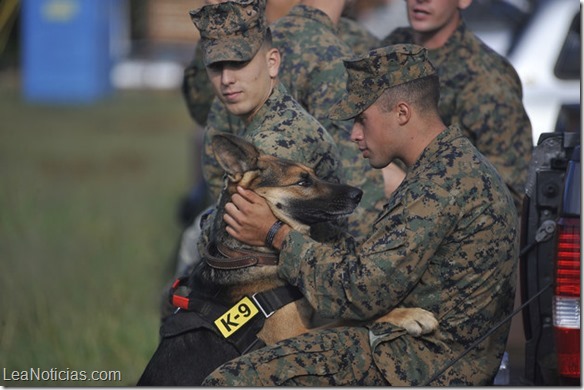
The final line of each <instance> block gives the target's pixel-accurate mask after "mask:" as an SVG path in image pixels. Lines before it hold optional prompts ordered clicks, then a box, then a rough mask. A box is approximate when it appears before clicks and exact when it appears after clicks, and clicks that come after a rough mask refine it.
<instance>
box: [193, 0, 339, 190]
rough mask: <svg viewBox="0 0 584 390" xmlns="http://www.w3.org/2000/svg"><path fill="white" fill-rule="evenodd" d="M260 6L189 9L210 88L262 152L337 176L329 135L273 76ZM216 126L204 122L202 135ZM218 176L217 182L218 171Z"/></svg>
mask: <svg viewBox="0 0 584 390" xmlns="http://www.w3.org/2000/svg"><path fill="white" fill-rule="evenodd" d="M264 7H265V2H264V1H262V0H260V1H258V0H246V1H243V0H241V1H239V2H225V3H220V4H216V5H207V6H204V7H201V8H200V9H198V10H195V11H191V17H192V20H193V23H194V24H195V26H196V27H197V28H198V29H199V30H200V32H201V45H202V47H203V54H204V55H203V60H204V62H205V66H206V68H207V73H208V75H209V78H210V81H211V84H212V85H213V89H214V90H215V93H216V95H217V97H218V99H219V100H220V101H221V103H222V104H223V106H224V107H226V109H227V111H229V113H230V114H232V115H235V116H237V117H238V118H239V119H240V120H241V121H242V123H244V126H243V127H242V128H241V129H238V132H237V134H238V135H240V136H242V137H244V138H247V139H248V140H249V141H251V142H252V143H253V144H254V145H256V146H257V147H258V148H259V149H260V150H262V151H263V152H264V153H268V154H272V155H275V156H278V157H280V158H286V159H290V160H293V161H297V162H301V163H303V164H305V165H307V166H309V167H311V168H312V169H314V171H315V173H316V174H317V175H318V176H319V177H320V178H322V179H324V180H329V181H333V182H339V181H340V180H342V179H343V177H342V173H341V172H340V164H339V155H338V150H337V147H336V145H335V142H334V140H333V139H332V138H331V136H330V135H329V133H328V132H327V131H326V130H325V129H324V128H323V127H322V126H321V125H320V123H319V122H318V121H317V120H316V119H315V118H314V117H312V116H311V115H310V114H308V113H307V112H306V110H305V109H304V108H302V107H301V106H300V105H299V104H298V102H297V101H296V100H294V99H293V98H292V97H291V96H290V94H289V93H288V92H287V90H286V88H285V87H284V86H283V85H282V84H281V83H279V82H278V72H279V66H280V53H279V51H278V50H277V49H275V48H274V47H273V46H272V41H271V32H270V29H269V28H268V26H267V23H266V20H265V14H264ZM252 72H253V73H252ZM216 131H218V129H216V128H213V127H212V124H211V123H209V124H208V126H207V129H206V133H207V134H206V136H208V137H210V138H212V136H213V134H214V133H215V132H216ZM217 179H218V180H219V186H220V187H222V186H223V174H221V175H220V176H219V177H218V178H217ZM211 185H213V184H211Z"/></svg>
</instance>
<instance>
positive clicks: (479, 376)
mask: <svg viewBox="0 0 584 390" xmlns="http://www.w3.org/2000/svg"><path fill="white" fill-rule="evenodd" d="M345 65H346V68H347V71H348V75H349V78H348V87H347V88H348V92H347V95H346V97H345V98H343V99H342V100H341V101H340V102H339V103H338V104H337V105H335V106H334V107H333V110H332V111H331V114H332V115H334V117H336V118H340V119H347V118H355V122H354V126H353V129H352V133H351V138H352V139H353V140H354V141H355V142H357V143H358V145H359V149H360V150H362V152H363V156H364V157H365V158H367V159H369V163H370V164H371V165H372V166H373V167H376V168H381V167H383V166H385V165H387V164H388V163H389V162H391V161H392V159H394V158H401V159H402V160H403V161H404V162H405V163H406V165H407V166H408V173H407V176H406V178H405V180H404V181H403V182H402V184H401V185H400V186H399V187H398V189H397V190H396V191H395V192H394V194H393V195H392V196H391V197H390V199H389V201H388V203H387V204H386V205H385V209H384V211H383V212H382V213H380V215H379V217H378V218H377V219H376V220H375V221H373V222H372V224H371V231H370V233H369V236H368V238H367V239H366V240H365V241H364V242H362V243H359V242H355V241H354V240H353V239H352V238H351V237H349V236H347V237H345V238H343V239H340V240H338V241H337V242H336V243H334V244H332V243H328V244H322V243H318V242H315V241H314V240H312V239H311V238H310V237H307V236H305V235H303V234H300V233H298V232H296V231H293V230H291V229H290V227H288V226H287V225H284V226H282V227H281V228H280V229H279V230H278V231H277V233H276V237H275V239H274V241H273V245H274V247H275V248H277V249H279V250H280V262H279V269H278V273H279V275H280V276H281V277H283V278H285V279H286V280H288V281H289V282H290V283H291V284H293V285H295V286H298V287H299V288H300V289H301V290H302V292H303V293H304V295H305V296H306V298H307V299H308V300H309V301H310V302H311V304H312V305H313V306H314V307H315V308H316V310H318V311H319V312H320V314H321V315H324V316H326V317H337V318H338V317H340V318H344V319H351V320H356V321H362V322H361V325H360V326H353V327H339V328H333V329H328V330H322V331H314V332H310V333H308V334H306V335H302V336H299V337H295V338H291V339H288V340H285V341H283V342H281V343H279V344H276V345H275V346H272V347H267V348H263V349H261V350H258V351H255V352H253V353H251V354H248V355H245V356H243V357H240V358H237V359H235V360H233V361H231V362H229V363H226V364H225V365H223V366H221V367H219V368H218V369H217V370H216V371H214V372H213V373H212V374H211V375H210V376H209V377H207V379H206V381H205V383H204V384H207V385H245V386H260V385H262V386H263V385H291V384H296V385H311V386H330V385H354V386H355V385H394V386H406V385H420V384H424V383H425V382H426V381H430V379H431V378H432V377H433V375H434V374H436V373H437V372H440V371H441V369H442V368H443V367H445V366H446V364H447V362H449V361H451V360H453V359H456V358H457V357H459V356H460V355H461V354H462V353H463V352H464V351H465V350H466V349H467V348H469V346H470V345H471V344H472V343H473V342H475V341H476V340H477V339H479V338H480V337H481V336H483V335H486V334H487V332H488V331H489V330H490V329H491V328H493V327H494V325H496V324H498V323H499V322H500V321H501V320H502V319H503V318H504V317H505V316H506V315H508V314H509V313H510V311H511V309H512V306H513V294H514V292H515V273H516V268H517V256H518V253H517V251H518V243H517V229H518V227H517V216H516V213H515V207H514V205H513V200H512V198H511V195H510V193H509V191H508V189H507V188H506V186H505V184H504V183H503V181H502V179H501V177H500V176H499V174H498V173H497V171H496V170H495V169H494V167H493V166H492V165H491V164H490V163H489V162H488V161H487V159H486V158H485V157H484V156H483V155H482V154H481V153H480V152H478V150H477V149H476V148H475V147H474V146H473V145H472V143H471V142H470V141H469V140H468V139H467V138H466V137H464V135H463V134H462V132H461V130H460V129H459V128H458V127H457V126H449V127H446V125H445V124H444V123H443V122H442V120H441V119H440V116H439V114H438V109H437V103H438V99H439V90H440V89H439V80H438V76H437V75H436V74H435V70H434V68H433V66H432V65H431V63H430V62H429V61H428V58H427V53H426V49H424V48H422V47H420V46H416V45H395V46H389V47H385V48H380V49H376V50H374V51H371V52H370V53H369V55H368V56H365V57H363V58H359V59H355V60H351V61H347V62H346V63H345ZM250 200H251V201H252V202H253V203H251V202H250ZM226 210H227V211H228V215H227V216H226V217H225V220H226V222H227V223H228V224H229V225H230V227H231V228H232V229H233V232H232V235H233V236H234V237H236V238H237V239H239V240H242V241H244V242H247V243H249V244H252V245H258V244H261V243H263V242H264V239H265V237H266V234H267V232H268V230H269V229H270V226H272V225H271V224H272V223H273V222H274V221H275V220H276V218H275V217H274V216H273V214H272V213H271V211H270V209H269V208H268V207H267V205H266V204H265V202H263V201H262V198H260V197H258V196H257V195H256V194H254V193H253V192H250V191H247V190H244V189H241V188H240V189H238V194H235V195H233V196H232V203H229V204H228V207H227V208H226ZM394 307H422V308H424V309H426V310H429V311H431V312H432V313H434V315H435V316H436V317H437V318H438V320H439V330H438V331H436V332H434V333H432V334H429V335H424V336H420V337H417V338H416V337H413V336H409V335H407V334H405V333H404V331H403V330H400V329H397V328H394V327H392V325H391V324H388V323H376V322H375V319H376V318H378V317H379V316H380V315H382V314H383V313H385V312H387V311H389V310H391V309H393V308H394ZM508 330H509V326H508V324H506V325H504V326H501V327H500V328H498V329H497V330H495V331H494V333H492V334H490V335H489V336H488V337H487V338H486V339H485V341H484V342H482V343H480V344H479V345H478V346H476V347H475V348H472V349H470V350H469V353H468V355H466V356H465V357H464V359H461V360H460V361H458V362H457V363H456V364H454V365H453V366H451V367H450V368H448V369H447V370H445V371H444V373H443V374H442V375H440V376H439V377H437V378H435V379H433V380H432V381H431V383H429V384H431V385H486V384H490V383H492V380H493V378H494V376H495V374H496V372H497V369H498V367H499V362H500V359H501V357H502V355H503V351H504V348H505V342H506V339H507V335H508Z"/></svg>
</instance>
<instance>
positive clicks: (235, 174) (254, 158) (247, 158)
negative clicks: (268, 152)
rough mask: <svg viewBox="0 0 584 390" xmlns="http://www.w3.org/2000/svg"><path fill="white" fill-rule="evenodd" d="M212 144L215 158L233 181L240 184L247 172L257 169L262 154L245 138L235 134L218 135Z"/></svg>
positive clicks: (214, 137)
mask: <svg viewBox="0 0 584 390" xmlns="http://www.w3.org/2000/svg"><path fill="white" fill-rule="evenodd" d="M211 143H212V145H213V153H214V154H215V158H216V159H217V161H218V162H219V165H221V168H223V169H224V170H225V172H227V175H229V178H230V179H231V180H232V181H234V182H238V181H239V180H241V178H242V177H243V174H244V173H245V172H248V171H253V170H256V169H257V165H258V158H259V156H260V152H259V150H258V149H257V148H256V147H255V146H254V145H253V144H251V143H250V142H248V141H246V140H244V139H243V138H241V137H237V136H235V135H233V134H217V135H215V136H213V138H212V140H211Z"/></svg>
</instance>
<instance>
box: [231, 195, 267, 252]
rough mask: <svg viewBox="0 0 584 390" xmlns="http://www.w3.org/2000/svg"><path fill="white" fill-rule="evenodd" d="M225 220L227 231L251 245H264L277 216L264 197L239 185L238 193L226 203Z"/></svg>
mask: <svg viewBox="0 0 584 390" xmlns="http://www.w3.org/2000/svg"><path fill="white" fill-rule="evenodd" d="M223 220H224V221H225V223H227V228H226V230H227V233H229V235H231V236H232V237H233V238H236V239H237V240H239V241H242V242H245V243H246V244H249V245H255V246H263V245H264V242H265V239H266V235H267V234H268V231H269V230H270V227H271V226H272V225H273V224H274V222H276V217H275V216H274V214H273V213H272V210H270V207H269V206H268V204H267V203H266V201H265V200H264V198H262V197H261V196H259V195H257V194H256V193H255V192H253V191H249V190H246V189H244V188H242V187H237V193H236V194H233V195H232V196H231V202H229V203H227V205H225V214H224V215H223Z"/></svg>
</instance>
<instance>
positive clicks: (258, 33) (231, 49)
mask: <svg viewBox="0 0 584 390" xmlns="http://www.w3.org/2000/svg"><path fill="white" fill-rule="evenodd" d="M265 8H266V0H237V1H227V2H223V3H218V4H210V5H205V6H203V7H201V8H198V9H195V10H192V11H190V12H189V15H190V16H191V19H192V21H193V23H194V24H195V26H196V27H197V28H198V29H199V31H200V32H201V42H200V43H201V45H202V48H203V62H204V63H205V66H208V65H211V64H212V63H214V62H219V61H249V60H251V59H252V58H253V56H254V55H255V54H256V53H257V52H258V50H259V49H260V47H261V46H262V43H263V42H264V38H265V36H266V31H267V29H268V24H267V22H266V17H265Z"/></svg>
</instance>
